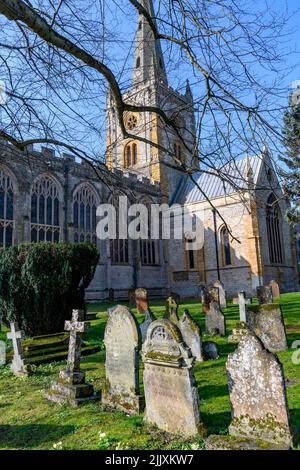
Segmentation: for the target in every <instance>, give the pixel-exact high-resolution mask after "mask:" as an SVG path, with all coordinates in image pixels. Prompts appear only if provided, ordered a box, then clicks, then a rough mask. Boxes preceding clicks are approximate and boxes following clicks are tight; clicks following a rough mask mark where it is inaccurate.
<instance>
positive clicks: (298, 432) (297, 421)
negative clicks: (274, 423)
mask: <svg viewBox="0 0 300 470" xmlns="http://www.w3.org/2000/svg"><path fill="white" fill-rule="evenodd" d="M290 418H291V424H292V428H293V431H294V434H295V441H296V443H299V438H300V409H292V410H290Z"/></svg>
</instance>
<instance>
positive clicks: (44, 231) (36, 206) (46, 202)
mask: <svg viewBox="0 0 300 470" xmlns="http://www.w3.org/2000/svg"><path fill="white" fill-rule="evenodd" d="M59 209H60V202H59V192H58V188H57V185H56V184H55V182H54V181H53V180H52V179H51V178H50V177H48V176H44V177H42V178H39V179H37V180H36V181H35V182H34V183H33V185H32V190H31V241H32V242H44V241H49V242H59V239H60V231H61V228H60V224H59Z"/></svg>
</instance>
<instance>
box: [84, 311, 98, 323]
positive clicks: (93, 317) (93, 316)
mask: <svg viewBox="0 0 300 470" xmlns="http://www.w3.org/2000/svg"><path fill="white" fill-rule="evenodd" d="M85 319H86V321H92V320H97V312H86V317H85Z"/></svg>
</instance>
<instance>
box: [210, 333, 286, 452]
mask: <svg viewBox="0 0 300 470" xmlns="http://www.w3.org/2000/svg"><path fill="white" fill-rule="evenodd" d="M226 369H227V375H228V387H229V395H230V402H231V414H232V421H231V424H230V426H229V434H230V436H229V437H228V436H226V438H224V437H222V436H210V437H209V439H208V445H207V446H206V448H208V449H216V448H218V449H222V448H223V449H224V448H226V449H230V448H231V449H234V448H239V449H242V448H245V449H264V450H266V449H289V448H290V447H292V443H293V442H292V441H293V438H292V433H291V429H290V423H289V411H288V405H287V397H286V389H285V380H284V374H283V368H282V365H281V363H280V362H279V360H278V358H277V356H276V355H275V354H273V353H271V352H269V351H267V350H266V349H265V348H264V346H263V344H262V342H261V341H260V340H259V339H258V338H257V337H256V336H255V335H254V334H253V333H251V332H248V333H247V334H246V335H244V336H243V337H242V338H241V340H240V343H239V346H238V348H237V349H236V350H235V351H234V352H233V353H231V354H229V356H228V358H227V362H226Z"/></svg>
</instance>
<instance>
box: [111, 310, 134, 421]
mask: <svg viewBox="0 0 300 470" xmlns="http://www.w3.org/2000/svg"><path fill="white" fill-rule="evenodd" d="M104 343H105V348H106V359H105V371H106V385H105V387H104V389H103V390H102V403H103V404H105V405H109V406H111V407H112V408H116V409H119V410H121V411H125V412H126V413H128V414H135V413H139V411H140V403H141V397H140V395H139V349H140V344H141V336H140V330H139V325H138V322H137V320H136V318H135V316H134V315H133V314H132V313H131V311H130V310H129V309H128V308H127V307H125V306H123V305H117V306H116V307H115V308H114V309H113V310H112V311H111V313H110V315H109V317H108V321H107V324H106V328H105V334H104Z"/></svg>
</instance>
